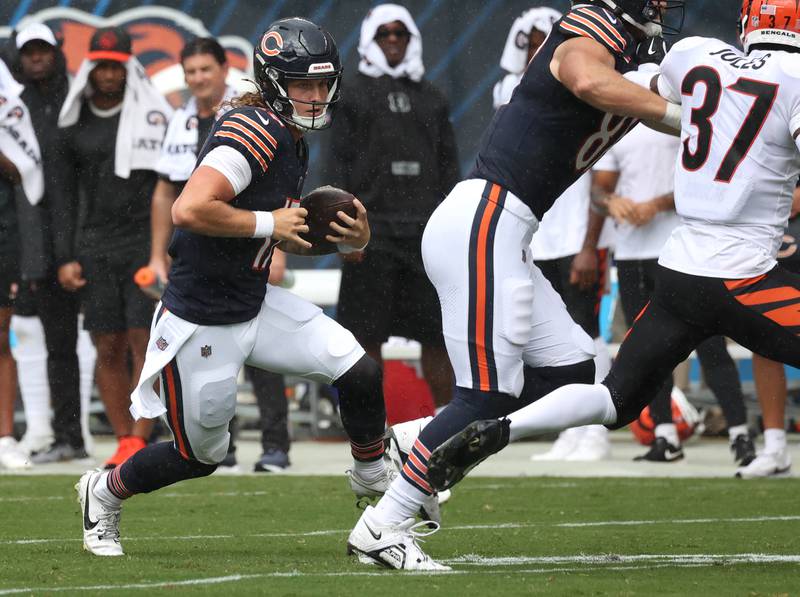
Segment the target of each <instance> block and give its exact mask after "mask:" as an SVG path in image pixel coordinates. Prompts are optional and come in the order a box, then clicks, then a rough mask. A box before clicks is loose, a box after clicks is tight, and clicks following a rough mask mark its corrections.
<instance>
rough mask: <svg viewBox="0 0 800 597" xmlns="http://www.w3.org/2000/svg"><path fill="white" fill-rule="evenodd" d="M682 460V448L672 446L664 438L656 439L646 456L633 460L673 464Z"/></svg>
mask: <svg viewBox="0 0 800 597" xmlns="http://www.w3.org/2000/svg"><path fill="white" fill-rule="evenodd" d="M682 458H683V448H682V447H681V446H677V447H676V446H673V445H672V444H671V443H669V442H668V441H667V439H666V438H664V437H657V438H656V441H654V442H653V443H652V444H651V445H650V449H649V450H648V451H647V453H646V454H642V455H641V456H637V457H636V458H634V460H637V461H642V460H649V461H650V462H675V461H677V460H681V459H682Z"/></svg>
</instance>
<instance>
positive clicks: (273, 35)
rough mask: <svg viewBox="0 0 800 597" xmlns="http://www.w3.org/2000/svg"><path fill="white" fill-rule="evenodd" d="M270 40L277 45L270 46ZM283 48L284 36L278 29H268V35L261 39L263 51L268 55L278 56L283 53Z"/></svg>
mask: <svg viewBox="0 0 800 597" xmlns="http://www.w3.org/2000/svg"><path fill="white" fill-rule="evenodd" d="M269 40H272V41H274V42H275V44H274V45H275V47H274V48H270V47H269V46H270V43H269ZM282 49H283V37H281V34H280V33H278V32H277V31H268V32H267V34H266V35H264V37H263V38H262V39H261V51H262V52H264V54H266V55H267V56H277V55H278V54H280V53H281V50H282Z"/></svg>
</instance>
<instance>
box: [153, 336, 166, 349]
mask: <svg viewBox="0 0 800 597" xmlns="http://www.w3.org/2000/svg"><path fill="white" fill-rule="evenodd" d="M167 346H169V342H167V341H166V340H164V336H160V337H159V338H158V340H156V347H158V350H167Z"/></svg>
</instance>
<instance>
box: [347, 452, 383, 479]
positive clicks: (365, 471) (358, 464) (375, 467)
mask: <svg viewBox="0 0 800 597" xmlns="http://www.w3.org/2000/svg"><path fill="white" fill-rule="evenodd" d="M353 470H355V471H358V476H359V477H361V478H362V479H364V481H366V482H367V483H371V482H372V481H375V480H376V479H378V478H379V477H380V476H381V475H383V472H384V471H385V470H386V463H385V462H384V461H383V458H378V459H377V460H372V461H370V462H364V461H363V460H356V459H353Z"/></svg>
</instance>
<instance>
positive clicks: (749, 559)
mask: <svg viewBox="0 0 800 597" xmlns="http://www.w3.org/2000/svg"><path fill="white" fill-rule="evenodd" d="M608 557H609V556H575V557H574V558H569V557H564V558H557V559H558V560H559V561H558V562H550V561H548V560H550V559H549V558H483V559H481V560H480V562H479V559H478V556H465V558H470V561H469V562H467V561H462V560H461V559H456V560H449V561H450V562H453V563H462V564H472V565H479V566H498V565H506V566H507V565H514V564H513V563H503V564H495V563H492V562H493V561H494V560H498V561H509V562H510V561H519V564H523V563H537V562H538V563H540V564H547V563H552V564H556V565H557V564H559V563H561V562H565V563H576V564H580V563H584V562H585V563H589V564H595V565H591V566H578V567H576V566H572V567H544V568H527V569H516V570H515V569H511V570H509V569H503V570H474V571H473V570H452V571H449V572H406V573H404V575H406V576H408V575H413V576H441V575H444V576H453V575H459V576H465V575H470V574H479V575H482V576H483V575H486V574H503V575H509V574H519V575H527V574H558V573H561V574H565V573H572V572H583V573H585V572H596V571H602V570H613V571H641V570H654V569H658V568H699V567H704V566H716V565H718V564H727V565H733V564H751V563H760V564H763V563H781V564H783V563H790V564H796V563H798V562H800V556H792V555H788V556H781V555H771V554H729V555H721V554H715V555H709V554H705V555H699V556H696V555H693V554H672V555H653V556H649V558H652V559H654V560H656V562H655V563H652V564H649V563H645V564H643V565H616V564H618V563H620V562H630V563H634V564H635V562H637V561H642V560H640V559H637V558H642V557H644V558H648V556H613V557H614V558H616V559H614V560H605V561H604V560H602V559H601V558H608ZM644 561H645V562H647V561H648V560H647V559H645V560H644ZM604 562H607V564H608V565H597V564H603V563H604ZM380 576H384V577H386V578H391V579H393V582H396V581H397V580H398V576H397V575H395V574H390V573H389V572H387V571H377V572H376V571H369V572H368V571H364V572H300V571H297V570H295V571H292V572H265V573H260V574H233V575H230V576H215V577H209V578H193V579H184V580H174V581H153V582H141V583H131V584H116V585H114V584H104V585H84V586H66V587H19V588H9V589H0V595H14V594H19V593H56V592H67V591H75V592H78V591H107V590H111V591H114V590H117V591H119V590H131V589H144V590H148V589H160V588H168V587H169V588H171V587H181V586H203V585H218V584H225V583H236V582H241V581H246V580H256V579H264V578H335V577H380Z"/></svg>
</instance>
